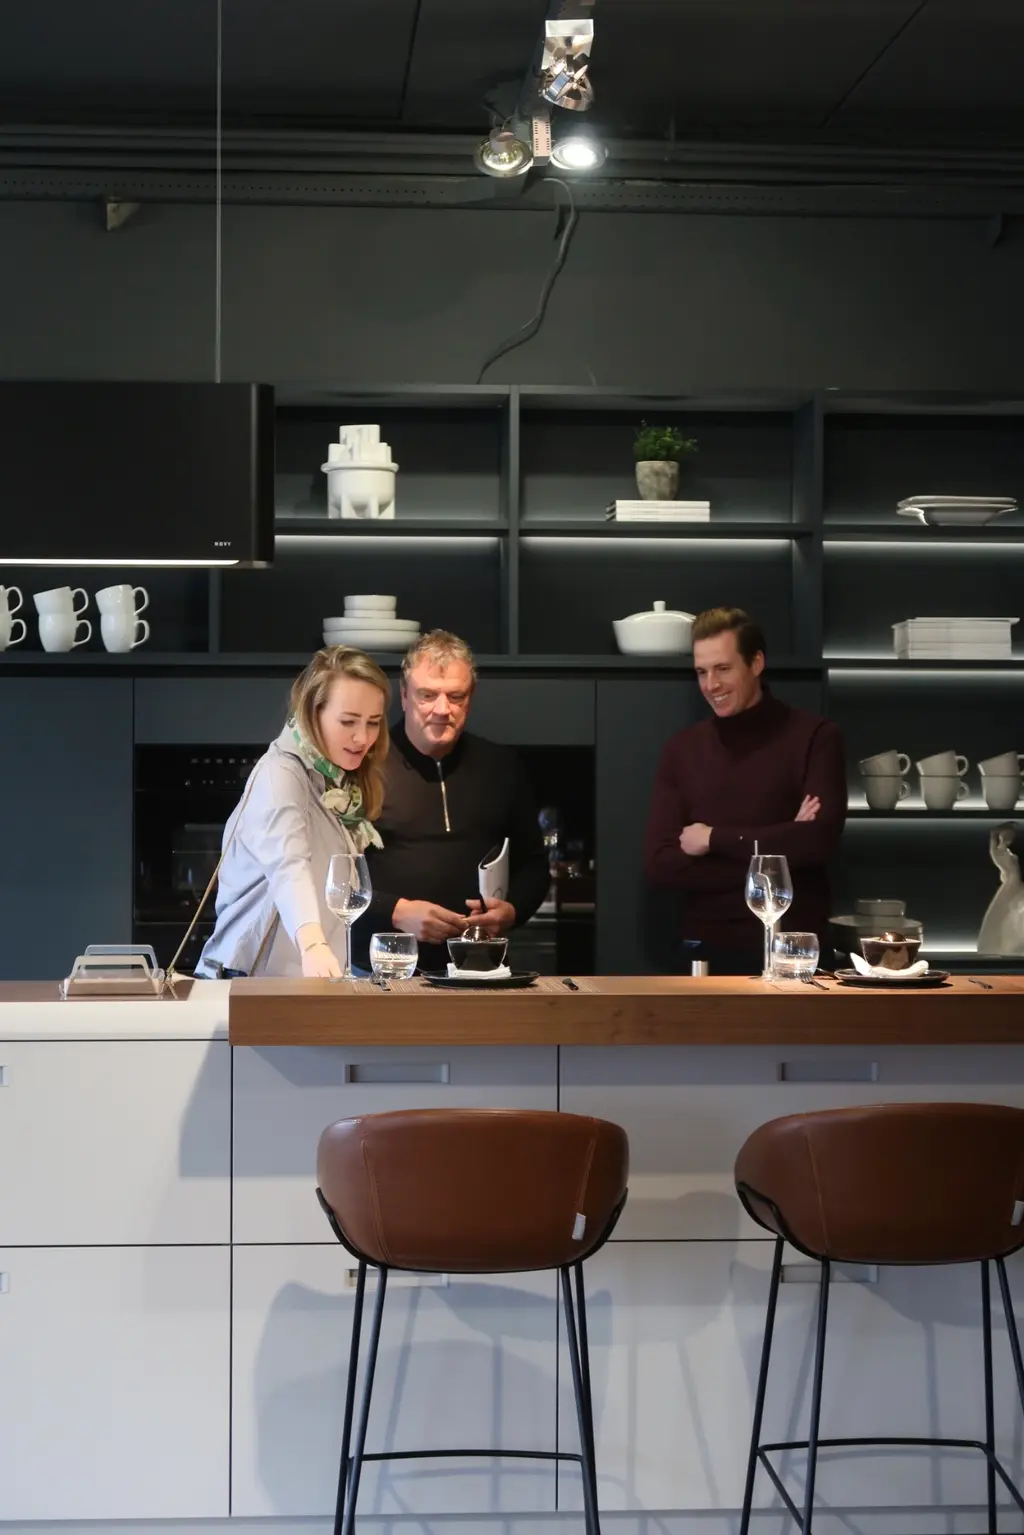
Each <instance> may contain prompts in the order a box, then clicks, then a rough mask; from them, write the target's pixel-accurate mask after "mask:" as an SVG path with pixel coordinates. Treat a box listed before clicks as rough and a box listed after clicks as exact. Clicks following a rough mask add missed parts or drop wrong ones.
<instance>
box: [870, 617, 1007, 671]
mask: <svg viewBox="0 0 1024 1535" xmlns="http://www.w3.org/2000/svg"><path fill="white" fill-rule="evenodd" d="M1016 622H1017V619H1015V618H905V619H904V620H903V622H902V623H899V624H893V626H892V629H893V639H894V642H895V645H896V657H897V660H900V661H1009V660H1011V659H1012V656H1013V651H1012V643H1011V642H1012V633H1011V631H1012V628H1013V625H1014V624H1015V623H1016Z"/></svg>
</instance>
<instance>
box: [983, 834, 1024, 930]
mask: <svg viewBox="0 0 1024 1535" xmlns="http://www.w3.org/2000/svg"><path fill="white" fill-rule="evenodd" d="M1016 831H1017V823H1016V821H1004V822H1003V824H1002V826H996V827H995V828H994V829H993V830H992V831H991V832H990V833H989V839H988V851H989V856H990V857H991V859H992V862H993V863H994V864H995V866H996V868H997V869H998V870H999V889H998V890H997V891H996V893H995V895H994V896H993V897H992V900H991V901H990V902H989V908H988V911H987V912H986V913H985V915H984V917H983V919H982V923H981V932H980V933H979V934H978V953H979V954H1024V882H1022V880H1021V877H1020V861H1019V859H1018V857H1017V855H1016V853H1014V852H1011V850H1010V844H1011V843H1012V842H1013V839H1014V836H1015V835H1016Z"/></svg>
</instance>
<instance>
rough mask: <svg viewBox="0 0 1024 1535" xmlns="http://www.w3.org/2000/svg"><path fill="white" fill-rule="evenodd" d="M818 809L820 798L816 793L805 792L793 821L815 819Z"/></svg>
mask: <svg viewBox="0 0 1024 1535" xmlns="http://www.w3.org/2000/svg"><path fill="white" fill-rule="evenodd" d="M820 809H821V800H820V799H819V798H818V796H817V795H816V794H805V795H804V797H803V803H802V804H801V806H800V809H799V810H798V811H797V813H796V815H795V816H794V817H793V819H794V821H816V820H817V819H818V811H819V810H820Z"/></svg>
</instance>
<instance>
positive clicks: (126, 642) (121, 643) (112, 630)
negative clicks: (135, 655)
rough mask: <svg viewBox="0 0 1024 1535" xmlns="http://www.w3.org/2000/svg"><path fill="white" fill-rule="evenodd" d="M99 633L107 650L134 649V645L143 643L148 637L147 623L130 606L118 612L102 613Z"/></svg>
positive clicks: (121, 650)
mask: <svg viewBox="0 0 1024 1535" xmlns="http://www.w3.org/2000/svg"><path fill="white" fill-rule="evenodd" d="M100 633H101V634H102V636H103V644H104V647H105V648H106V649H107V650H110V651H117V652H123V651H126V650H134V649H135V647H136V645H144V644H145V643H146V641H147V640H148V639H149V624H148V623H147V622H146V620H145V619H144V618H139V617H138V616H137V615H136V614H135V612H134V611H133V610H132V609H131V608H127V609H125V610H123V611H122V612H119V613H104V614H102V616H101V617H100Z"/></svg>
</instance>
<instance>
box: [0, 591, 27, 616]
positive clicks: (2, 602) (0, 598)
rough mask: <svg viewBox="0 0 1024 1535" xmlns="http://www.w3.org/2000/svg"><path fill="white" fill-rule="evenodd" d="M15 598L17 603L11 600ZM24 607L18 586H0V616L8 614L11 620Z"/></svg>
mask: <svg viewBox="0 0 1024 1535" xmlns="http://www.w3.org/2000/svg"><path fill="white" fill-rule="evenodd" d="M12 597H17V599H18V600H17V602H12V601H11V598H12ZM24 605H25V599H24V597H23V596H22V595H21V587H20V586H0V614H3V613H9V614H10V616H11V618H13V617H14V615H15V613H17V612H18V610H19V609H20V608H22V607H24Z"/></svg>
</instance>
